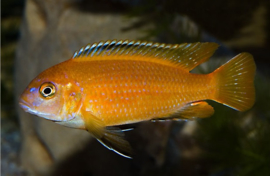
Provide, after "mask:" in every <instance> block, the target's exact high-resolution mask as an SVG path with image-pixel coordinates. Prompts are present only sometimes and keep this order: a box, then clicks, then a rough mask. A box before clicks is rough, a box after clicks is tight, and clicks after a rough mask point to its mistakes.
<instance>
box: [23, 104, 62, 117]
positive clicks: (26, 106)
mask: <svg viewBox="0 0 270 176" xmlns="http://www.w3.org/2000/svg"><path fill="white" fill-rule="evenodd" d="M19 105H20V107H21V108H22V109H23V110H24V111H25V112H27V113H30V114H33V115H36V116H39V117H42V118H44V119H46V120H49V121H53V122H61V121H62V120H57V119H51V118H50V116H51V114H47V113H42V112H38V111H36V110H35V109H34V108H32V107H31V104H29V103H28V102H26V101H25V100H23V99H21V100H20V102H19Z"/></svg>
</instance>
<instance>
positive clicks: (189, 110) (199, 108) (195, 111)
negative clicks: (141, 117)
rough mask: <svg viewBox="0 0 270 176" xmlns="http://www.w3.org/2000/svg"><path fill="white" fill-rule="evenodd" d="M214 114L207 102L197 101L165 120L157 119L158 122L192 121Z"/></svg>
mask: <svg viewBox="0 0 270 176" xmlns="http://www.w3.org/2000/svg"><path fill="white" fill-rule="evenodd" d="M213 114H214V109H213V107H212V106H210V105H209V104H208V103H207V102H205V101H197V102H193V103H189V104H187V105H185V106H184V107H182V108H181V109H179V110H178V111H176V112H175V113H172V114H170V115H169V116H168V117H165V118H157V119H153V121H156V120H181V119H188V120H192V119H194V118H206V117H210V116H211V115H213Z"/></svg>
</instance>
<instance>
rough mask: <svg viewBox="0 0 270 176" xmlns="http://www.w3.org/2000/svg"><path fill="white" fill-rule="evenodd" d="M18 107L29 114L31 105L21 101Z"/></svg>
mask: <svg viewBox="0 0 270 176" xmlns="http://www.w3.org/2000/svg"><path fill="white" fill-rule="evenodd" d="M19 105H20V107H21V108H22V109H23V110H24V111H25V112H29V113H30V109H31V105H30V104H29V103H28V102H26V101H25V100H23V99H21V100H20V102H19Z"/></svg>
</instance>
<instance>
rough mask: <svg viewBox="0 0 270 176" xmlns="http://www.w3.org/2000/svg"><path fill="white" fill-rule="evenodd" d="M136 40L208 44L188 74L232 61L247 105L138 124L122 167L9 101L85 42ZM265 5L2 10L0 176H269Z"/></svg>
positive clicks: (165, 0) (26, 3) (96, 3)
mask: <svg viewBox="0 0 270 176" xmlns="http://www.w3.org/2000/svg"><path fill="white" fill-rule="evenodd" d="M109 39H130V40H132V39H140V40H151V41H157V42H164V43H184V42H197V41H209V42H217V43H219V44H220V48H219V49H218V50H217V52H216V54H215V55H214V56H213V57H212V58H211V59H210V61H209V62H207V63H205V64H203V65H201V66H199V67H198V68H196V69H195V70H194V72H197V73H209V72H211V71H213V70H214V69H215V68H217V67H219V66H220V65H221V64H223V63H224V62H226V61H227V60H229V59H230V58H231V57H233V56H234V55H236V54H238V53H240V52H250V53H251V54H252V55H253V56H254V59H255V62H256V65H257V73H256V77H255V87H256V103H255V105H254V107H253V108H252V109H250V110H248V111H246V112H241V113H240V112H237V111H235V110H232V109H230V108H228V107H225V106H222V105H220V104H217V103H215V102H211V101H209V103H210V104H211V105H212V106H214V109H215V114H214V115H213V116H212V117H210V118H207V119H196V120H194V121H183V122H162V123H161V122H155V123H153V122H143V123H139V124H136V125H135V126H136V128H135V130H133V131H131V132H127V133H126V135H127V139H128V140H129V141H130V143H131V145H132V147H133V148H134V150H135V152H136V155H135V157H134V159H133V160H128V159H126V158H123V157H121V156H119V155H117V154H115V153H114V152H111V151H109V150H107V149H106V148H104V147H103V146H102V145H100V144H99V143H98V142H97V141H96V140H94V139H93V138H91V137H90V135H89V134H88V133H87V132H86V131H81V130H76V129H69V128H65V127H63V126H60V125H57V124H54V123H53V122H49V121H46V120H43V119H41V118H38V117H35V116H32V115H30V114H27V113H25V112H23V111H22V110H21V109H20V108H19V107H18V97H19V95H20V94H21V93H22V91H23V89H24V88H25V87H26V86H27V85H28V83H29V82H30V81H31V80H32V79H33V78H34V77H36V76H37V75H38V74H39V73H40V72H42V71H43V70H45V69H46V68H49V67H51V66H52V65H55V64H57V63H59V62H61V61H64V60H67V59H69V58H70V57H71V56H72V55H73V53H74V51H75V50H78V49H79V48H81V47H82V46H85V45H87V44H88V43H94V42H99V41H100V40H109ZM269 99H270V1H269V0H250V1H244V0H238V1H234V0H226V1H225V0H219V1H214V0H204V1H198V0H183V1H177V0H59V1H52V0H9V1H7V0H4V1H1V174H2V175H10V176H13V175H14V176H15V175H19V176H20V175H23V176H24V175H44V176H45V175H84V176H86V175H87V176H88V175H89V176H95V175H97V176H99V175H143V176H144V175H147V176H148V175H155V176H162V175H191V176H197V175H198V176H199V175H211V176H223V175H224V176H225V175H239V176H244V175H257V176H258V175H262V176H265V175H270V138H269V134H270V103H269Z"/></svg>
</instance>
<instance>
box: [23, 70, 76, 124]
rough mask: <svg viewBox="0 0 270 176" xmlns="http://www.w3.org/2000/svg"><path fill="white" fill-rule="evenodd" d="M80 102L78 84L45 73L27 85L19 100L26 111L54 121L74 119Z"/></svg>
mask: <svg viewBox="0 0 270 176" xmlns="http://www.w3.org/2000/svg"><path fill="white" fill-rule="evenodd" d="M60 75H61V74H60ZM58 76H59V75H58ZM80 103H81V92H80V88H79V87H78V86H77V85H76V84H72V83H71V82H70V80H67V79H65V78H61V76H60V77H57V78H55V77H52V76H46V74H44V73H43V74H41V75H39V76H38V77H37V78H35V79H34V80H33V81H32V82H31V83H30V84H29V85H28V86H27V88H26V89H25V90H24V92H23V93H22V95H21V97H20V100H19V104H20V106H21V108H22V109H24V111H26V112H28V113H31V114H34V115H37V116H39V117H42V118H45V119H47V120H51V121H54V122H62V121H69V120H72V119H74V118H75V116H76V113H77V112H78V110H79V108H80V107H81V105H80Z"/></svg>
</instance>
